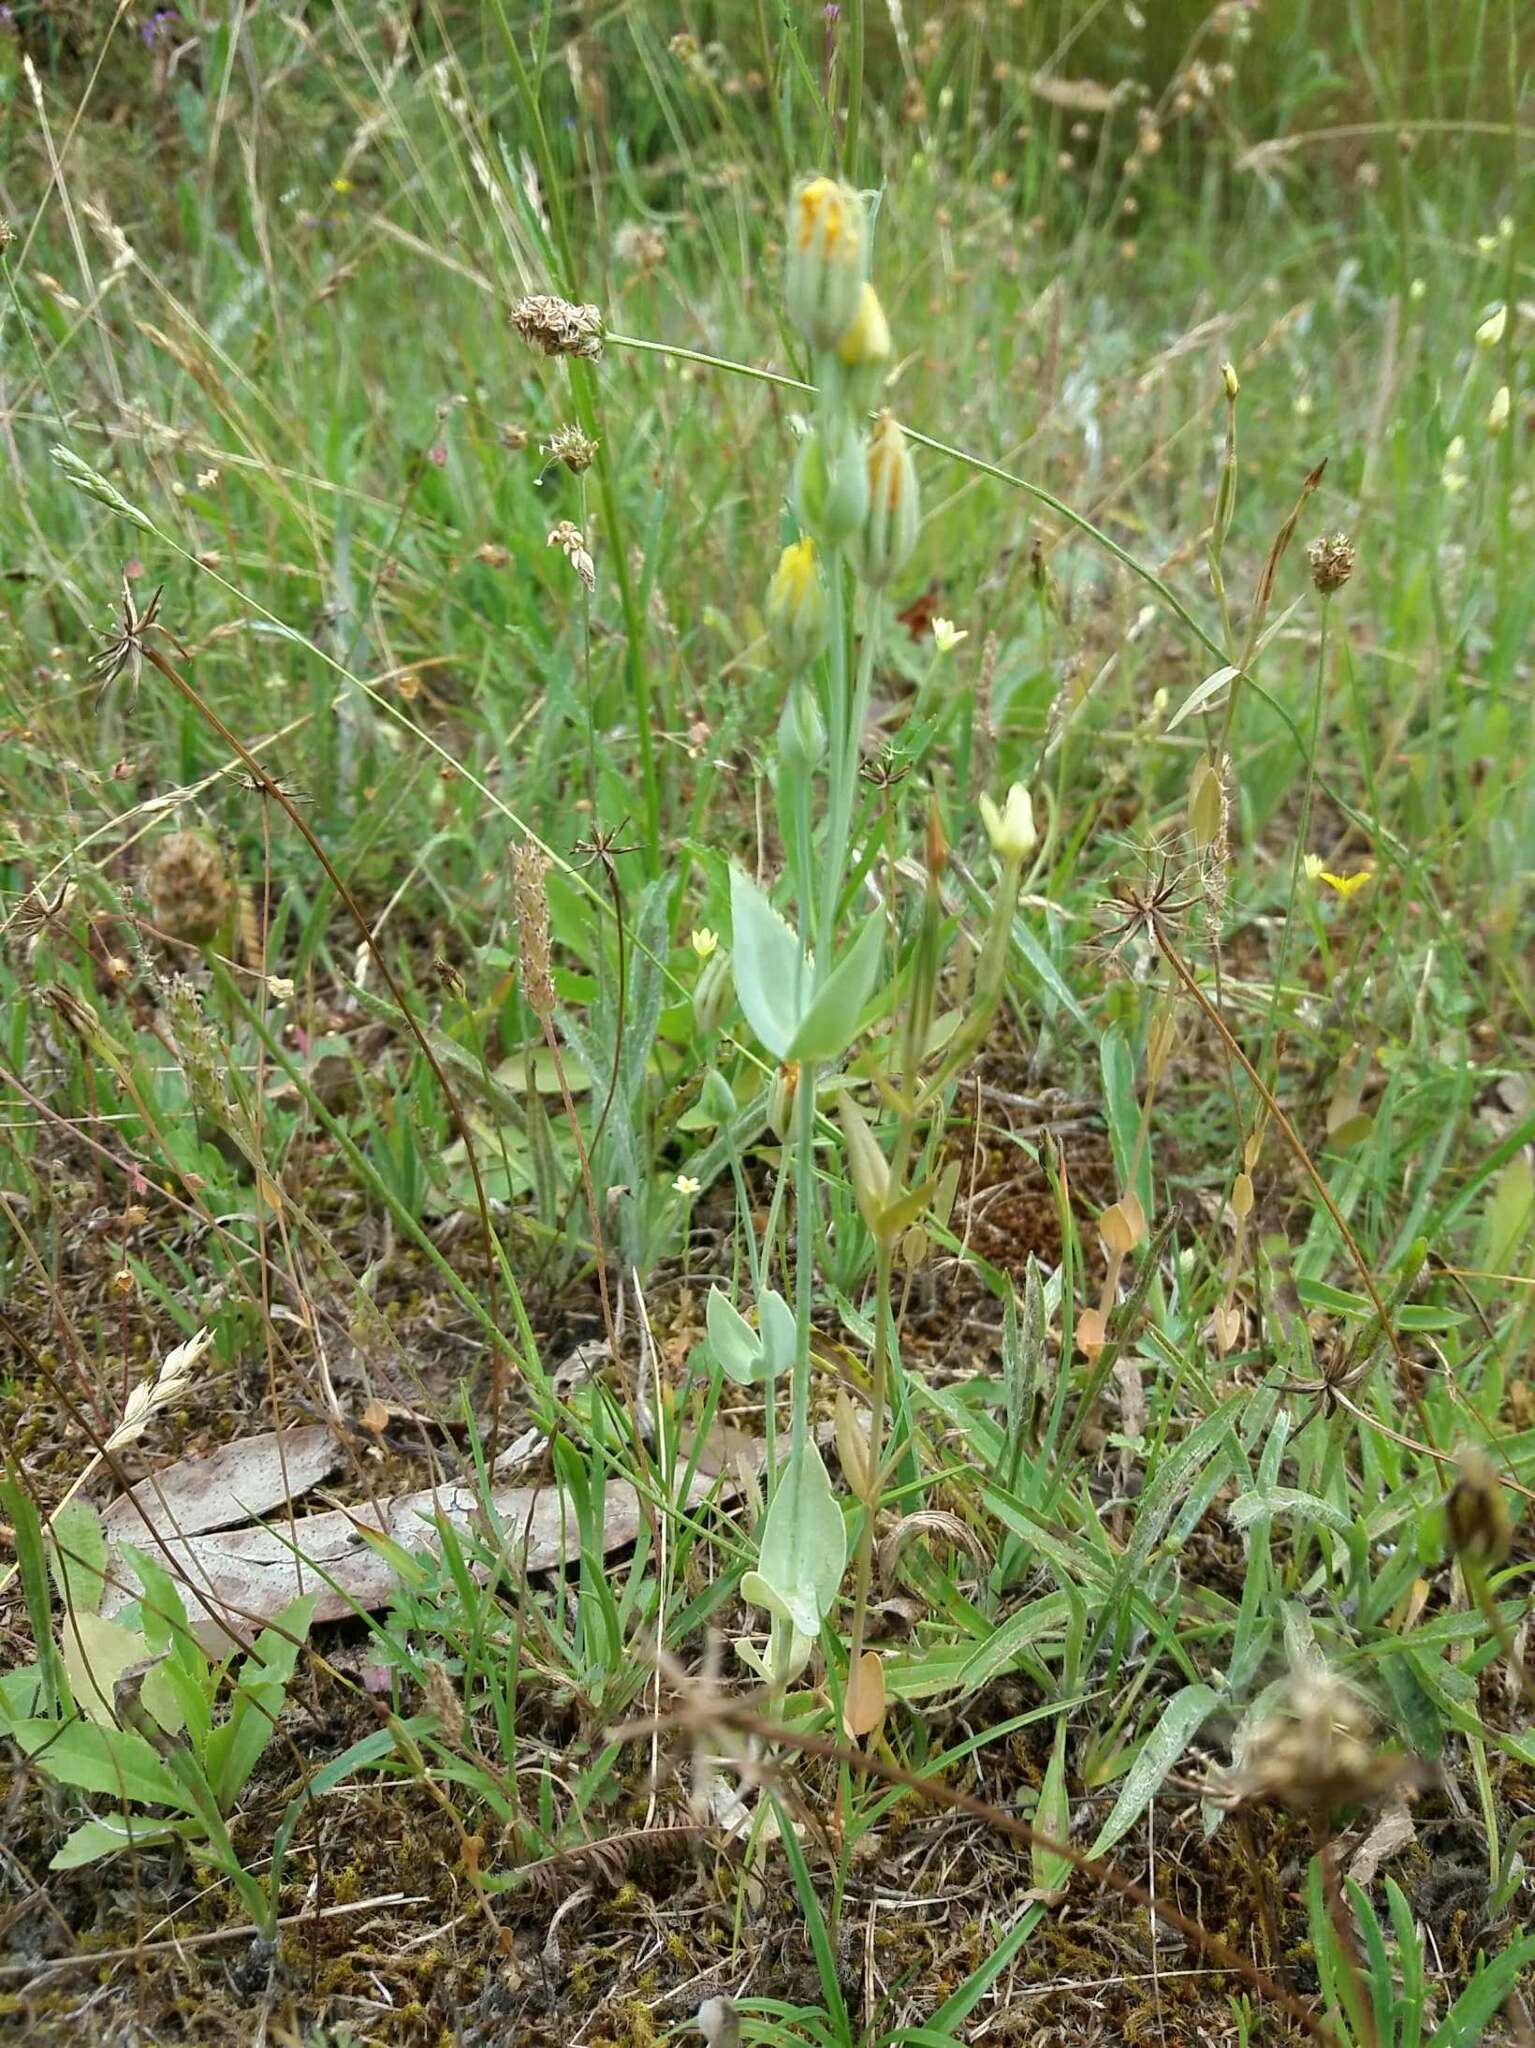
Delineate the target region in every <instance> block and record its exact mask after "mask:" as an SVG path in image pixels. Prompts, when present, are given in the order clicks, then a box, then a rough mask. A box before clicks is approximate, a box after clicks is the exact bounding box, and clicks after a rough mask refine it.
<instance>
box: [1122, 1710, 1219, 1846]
mask: <svg viewBox="0 0 1535 2048" xmlns="http://www.w3.org/2000/svg"><path fill="white" fill-rule="evenodd" d="M1219 1704H1220V1697H1219V1695H1218V1694H1217V1693H1216V1691H1215V1689H1214V1688H1213V1686H1208V1685H1186V1686H1184V1687H1183V1688H1182V1690H1181V1691H1179V1692H1175V1693H1174V1694H1173V1696H1172V1698H1171V1699H1170V1700H1169V1701H1168V1702H1167V1705H1166V1706H1165V1707H1164V1708H1163V1709H1162V1718H1161V1720H1160V1721H1158V1723H1157V1725H1156V1726H1155V1728H1153V1729H1152V1731H1151V1733H1150V1734H1149V1735H1148V1736H1147V1737H1146V1740H1145V1741H1144V1742H1143V1743H1142V1744H1141V1747H1140V1751H1139V1753H1138V1755H1137V1756H1136V1759H1135V1762H1134V1763H1133V1764H1131V1766H1130V1768H1129V1770H1128V1771H1127V1772H1126V1774H1125V1782H1124V1783H1123V1785H1121V1786H1120V1788H1119V1797H1118V1798H1117V1799H1116V1800H1115V1801H1114V1804H1113V1806H1112V1807H1111V1809H1110V1811H1109V1817H1108V1819H1107V1820H1106V1821H1105V1822H1104V1823H1103V1826H1102V1827H1101V1828H1100V1829H1099V1830H1098V1839H1097V1840H1096V1841H1095V1842H1094V1843H1093V1846H1092V1850H1091V1852H1090V1853H1091V1854H1092V1855H1094V1856H1102V1855H1103V1854H1104V1853H1105V1852H1106V1851H1107V1850H1109V1849H1112V1848H1113V1846H1114V1844H1115V1843H1116V1842H1117V1841H1119V1840H1120V1838H1121V1836H1123V1835H1127V1834H1128V1833H1129V1832H1130V1830H1131V1828H1133V1827H1134V1826H1135V1823H1136V1822H1137V1821H1138V1820H1139V1819H1140V1817H1141V1815H1142V1814H1143V1813H1144V1812H1145V1811H1146V1809H1147V1807H1148V1806H1149V1805H1150V1804H1151V1802H1152V1800H1153V1799H1155V1797H1156V1796H1157V1793H1158V1792H1159V1791H1160V1790H1161V1789H1162V1781H1163V1779H1164V1778H1165V1777H1166V1776H1167V1774H1168V1772H1169V1771H1170V1770H1171V1769H1172V1767H1173V1765H1174V1764H1175V1763H1176V1762H1177V1761H1178V1759H1179V1757H1180V1756H1182V1754H1183V1752H1184V1751H1185V1750H1186V1749H1187V1748H1188V1746H1189V1742H1190V1740H1191V1738H1192V1737H1193V1735H1194V1733H1195V1731H1196V1730H1197V1729H1198V1728H1199V1727H1200V1726H1201V1725H1202V1724H1203V1723H1204V1722H1205V1721H1206V1720H1207V1719H1208V1718H1209V1716H1210V1715H1211V1714H1212V1713H1213V1712H1214V1711H1215V1709H1216V1707H1217V1706H1219Z"/></svg>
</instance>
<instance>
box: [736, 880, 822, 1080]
mask: <svg viewBox="0 0 1535 2048" xmlns="http://www.w3.org/2000/svg"><path fill="white" fill-rule="evenodd" d="M730 926H731V948H730V959H731V965H732V967H733V968H734V970H735V979H736V995H737V996H738V997H739V999H740V1003H741V1008H742V1009H743V1010H744V1011H745V1013H746V1021H747V1023H748V1024H750V1026H751V1028H752V1029H753V1031H755V1032H756V1034H757V1036H758V1037H759V1038H760V1039H761V1041H762V1043H763V1044H764V1045H765V1046H766V1047H767V1049H768V1051H769V1052H770V1053H771V1054H772V1055H773V1057H774V1058H775V1059H778V1060H786V1059H789V1058H790V1057H791V1050H790V1049H791V1047H792V1046H793V1044H794V1036H795V1033H796V1031H797V1030H798V1029H799V1025H800V1020H801V1016H802V1009H801V996H802V993H803V990H804V988H805V985H806V983H807V980H808V976H807V974H806V971H805V969H806V962H805V960H804V959H803V957H802V955H801V953H800V945H799V940H798V939H797V938H796V937H795V936H794V933H793V932H792V931H791V930H790V929H789V927H788V925H787V924H785V923H784V921H783V919H782V918H781V917H780V916H779V915H778V912H777V911H776V910H775V909H774V908H773V906H772V904H771V903H769V901H768V900H767V898H766V896H764V895H763V893H762V891H761V890H760V889H759V888H758V887H757V885H756V883H755V882H754V881H753V880H752V879H751V877H750V876H749V875H747V874H745V873H743V871H742V870H741V869H740V868H738V867H734V866H732V868H731V870H730Z"/></svg>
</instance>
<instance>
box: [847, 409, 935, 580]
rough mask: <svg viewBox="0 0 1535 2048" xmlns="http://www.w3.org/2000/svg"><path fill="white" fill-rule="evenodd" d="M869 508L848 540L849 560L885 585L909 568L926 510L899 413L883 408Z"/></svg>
mask: <svg viewBox="0 0 1535 2048" xmlns="http://www.w3.org/2000/svg"><path fill="white" fill-rule="evenodd" d="M868 490H869V501H868V509H867V511H866V512H865V513H864V517H863V524H862V525H861V526H860V527H859V529H858V531H857V532H856V533H854V534H853V535H852V536H851V537H850V538H849V540H848V543H847V552H848V559H849V561H851V563H852V565H853V567H854V569H855V570H856V572H857V574H858V576H859V577H860V579H861V580H862V581H863V582H865V583H869V584H872V585H873V586H874V588H875V589H876V590H879V589H882V588H883V587H884V585H885V584H887V583H888V582H889V581H890V579H891V577H892V576H894V575H896V574H897V573H898V572H899V570H900V569H901V568H903V567H904V565H905V563H906V559H907V557H908V556H909V555H910V553H911V551H912V549H913V548H914V547H915V546H916V544H917V528H918V527H919V526H920V525H921V523H922V514H921V510H920V507H919V505H918V501H917V471H916V466H915V464H914V463H913V462H912V459H911V450H910V449H909V448H908V447H907V445H906V436H905V435H904V434H903V433H902V432H901V429H900V425H899V423H898V422H897V421H896V419H895V418H894V416H893V415H892V414H890V413H888V412H882V413H881V414H880V416H879V418H878V419H877V420H876V421H875V423H874V433H873V436H872V437H871V439H870V442H869V461H868Z"/></svg>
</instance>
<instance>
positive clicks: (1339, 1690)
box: [1211, 1669, 1413, 1816]
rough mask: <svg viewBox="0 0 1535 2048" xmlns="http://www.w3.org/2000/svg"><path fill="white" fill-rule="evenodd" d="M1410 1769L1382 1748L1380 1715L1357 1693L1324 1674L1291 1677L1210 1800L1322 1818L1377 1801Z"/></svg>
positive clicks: (1405, 1760) (1407, 1762) (1406, 1761)
mask: <svg viewBox="0 0 1535 2048" xmlns="http://www.w3.org/2000/svg"><path fill="white" fill-rule="evenodd" d="M1412 1769H1413V1767H1412V1763H1411V1760H1410V1759H1408V1758H1406V1757H1402V1756H1397V1755H1392V1754H1391V1753H1389V1752H1387V1751H1383V1750H1381V1749H1380V1748H1379V1747H1378V1744H1377V1731H1376V1722H1375V1716H1374V1715H1373V1713H1372V1712H1371V1711H1370V1708H1369V1706H1368V1705H1367V1704H1366V1702H1365V1701H1364V1700H1362V1699H1361V1698H1360V1697H1359V1695H1358V1693H1356V1692H1355V1691H1353V1689H1352V1688H1351V1687H1350V1686H1347V1685H1345V1684H1344V1682H1343V1680H1342V1679H1341V1678H1337V1677H1335V1676H1334V1675H1333V1673H1332V1672H1330V1671H1327V1670H1325V1669H1318V1670H1315V1671H1306V1672H1302V1673H1299V1674H1297V1675H1296V1676H1295V1677H1294V1678H1292V1679H1291V1681H1290V1684H1289V1688H1288V1691H1287V1693H1286V1695H1285V1698H1284V1700H1283V1701H1282V1703H1281V1704H1280V1706H1279V1707H1278V1708H1277V1710H1276V1711H1275V1712H1274V1713H1272V1714H1270V1715H1269V1716H1268V1717H1267V1718H1266V1719H1265V1720H1263V1721H1260V1722H1259V1723H1258V1726H1257V1727H1256V1728H1255V1729H1254V1730H1253V1732H1252V1734H1251V1735H1250V1737H1249V1738H1248V1741H1247V1744H1246V1746H1245V1749H1244V1751H1243V1753H1242V1755H1241V1757H1240V1758H1238V1760H1237V1761H1236V1763H1235V1765H1234V1766H1233V1768H1232V1769H1231V1770H1230V1771H1227V1772H1223V1773H1221V1774H1220V1778H1219V1781H1218V1783H1217V1784H1216V1785H1215V1786H1214V1787H1213V1788H1212V1791H1211V1797H1212V1798H1213V1799H1214V1800H1215V1801H1216V1803H1217V1804H1219V1805H1222V1806H1226V1807H1237V1806H1247V1805H1258V1804H1270V1803H1274V1804H1278V1805H1281V1806H1288V1807H1290V1808H1291V1809H1292V1810H1293V1811H1294V1812H1297V1813H1307V1814H1314V1815H1318V1816H1321V1815H1325V1814H1328V1813H1330V1812H1331V1811H1332V1809H1333V1808H1334V1807H1338V1806H1357V1805H1360V1804H1364V1803H1368V1802H1369V1801H1371V1800H1375V1799H1379V1798H1380V1797H1381V1796H1382V1795H1383V1794H1384V1793H1386V1792H1388V1791H1390V1790H1391V1789H1392V1787H1393V1786H1397V1785H1400V1784H1402V1783H1403V1782H1404V1781H1405V1780H1407V1779H1408V1778H1409V1777H1410V1776H1411V1775H1412Z"/></svg>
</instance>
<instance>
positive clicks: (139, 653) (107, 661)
mask: <svg viewBox="0 0 1535 2048" xmlns="http://www.w3.org/2000/svg"><path fill="white" fill-rule="evenodd" d="M164 595H165V585H164V584H163V583H162V584H161V585H160V587H159V589H158V590H156V592H155V594H154V596H153V597H152V598H151V599H150V600H149V603H148V604H147V605H146V606H145V607H144V609H143V611H140V610H139V607H138V600H137V599H136V598H135V597H134V595H133V586H132V584H131V583H130V582H129V581H128V579H127V577H126V576H124V578H123V595H122V615H121V618H120V619H115V620H114V621H113V623H112V625H111V626H110V627H109V628H108V629H107V630H106V632H105V633H104V634H103V638H104V639H105V641H106V645H105V646H104V647H103V648H102V650H101V652H100V653H99V654H98V655H97V656H96V657H95V659H94V660H93V661H92V663H91V673H92V675H94V676H95V677H96V679H97V681H98V682H99V683H100V684H101V687H102V689H103V690H108V689H110V688H111V686H112V685H113V683H115V682H116V681H117V679H118V677H119V676H121V675H125V674H126V675H131V676H132V678H133V694H134V696H135V697H136V696H137V695H138V693H139V684H140V682H141V681H142V680H143V675H144V642H145V640H146V639H147V637H148V636H149V634H151V633H163V634H164V635H165V637H166V639H167V640H169V641H170V643H171V645H172V646H173V647H174V648H175V650H176V652H177V653H178V654H179V655H180V656H181V658H182V659H183V661H186V660H190V658H191V657H190V656H189V655H188V653H187V650H186V649H185V648H184V647H183V646H182V644H181V642H180V641H179V640H178V639H177V638H176V636H175V634H174V633H173V632H172V631H171V629H170V627H169V626H166V625H163V624H162V623H161V620H160V599H161V598H162V597H163V596H164Z"/></svg>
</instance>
